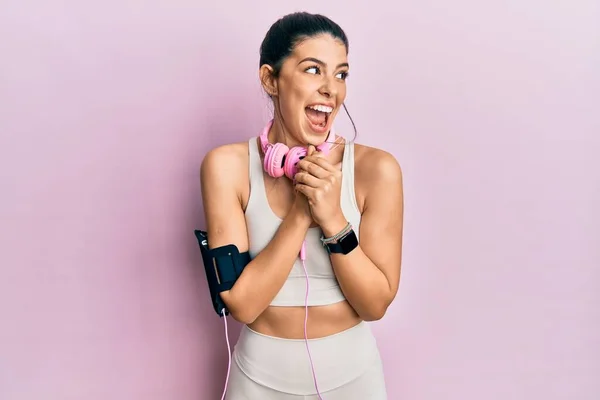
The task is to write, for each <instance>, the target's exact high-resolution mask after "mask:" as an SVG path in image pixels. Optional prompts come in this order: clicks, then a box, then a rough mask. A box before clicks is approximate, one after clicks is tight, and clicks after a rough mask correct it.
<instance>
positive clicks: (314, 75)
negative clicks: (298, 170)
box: [273, 34, 349, 146]
mask: <svg viewBox="0 0 600 400" xmlns="http://www.w3.org/2000/svg"><path fill="white" fill-rule="evenodd" d="M348 69H349V66H348V58H347V56H346V47H345V46H344V44H343V43H342V42H341V41H339V40H337V39H335V38H333V37H332V36H331V35H328V34H324V35H320V36H316V37H313V38H310V39H306V40H304V41H302V42H300V43H299V44H298V45H297V46H296V48H295V49H294V51H293V52H292V54H291V55H290V56H289V57H288V58H287V59H286V60H285V62H284V63H283V65H282V67H281V71H280V74H279V77H278V78H276V79H275V80H274V82H273V85H274V89H275V95H274V96H273V102H274V104H275V110H276V111H275V112H276V113H277V112H279V116H280V117H282V120H283V121H282V122H283V125H284V127H285V128H284V129H285V131H284V132H283V133H284V134H285V136H286V142H287V144H288V145H290V146H293V145H306V144H313V145H315V146H317V145H319V144H321V143H323V142H324V141H325V139H326V137H327V134H328V132H329V130H330V129H331V125H332V123H333V120H334V119H335V116H336V115H337V113H338V111H339V110H340V107H341V106H342V104H343V103H344V100H345V98H346V77H347V75H348ZM277 119H278V116H277V115H276V117H275V120H276V123H275V124H274V125H275V126H274V127H275V129H278V130H279V129H281V126H280V125H278V122H280V121H277Z"/></svg>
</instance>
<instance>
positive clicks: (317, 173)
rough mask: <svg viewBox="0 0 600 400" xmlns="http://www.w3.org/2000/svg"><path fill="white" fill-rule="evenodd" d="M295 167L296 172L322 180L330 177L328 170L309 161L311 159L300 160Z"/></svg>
mask: <svg viewBox="0 0 600 400" xmlns="http://www.w3.org/2000/svg"><path fill="white" fill-rule="evenodd" d="M315 161H316V160H315ZM296 167H297V168H298V171H304V172H307V173H308V174H310V175H312V176H314V177H317V178H319V179H323V178H326V177H327V176H329V175H331V172H330V171H329V170H327V169H325V168H323V167H322V166H321V165H319V164H318V163H317V162H313V161H311V159H306V158H305V159H304V160H300V161H299V162H298V164H297V165H296Z"/></svg>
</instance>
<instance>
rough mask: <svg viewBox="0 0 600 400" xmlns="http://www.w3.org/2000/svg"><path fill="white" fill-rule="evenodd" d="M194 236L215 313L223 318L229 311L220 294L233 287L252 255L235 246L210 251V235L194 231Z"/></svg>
mask: <svg viewBox="0 0 600 400" xmlns="http://www.w3.org/2000/svg"><path fill="white" fill-rule="evenodd" d="M194 234H195V235H196V239H198V244H199V245H200V253H201V254H202V261H203V263H204V270H205V271H206V279H207V281H208V288H209V290H210V298H211V301H212V303H213V307H214V309H215V312H216V313H217V314H219V316H220V317H222V316H223V310H225V315H228V314H229V311H228V310H227V307H226V306H225V303H224V302H223V300H222V299H221V295H220V293H221V292H223V291H225V290H229V289H231V288H232V287H233V284H234V283H235V281H236V280H237V279H238V278H239V276H240V275H241V274H242V271H243V270H244V267H245V266H246V265H248V263H249V262H250V253H249V252H248V251H246V252H244V253H240V252H239V250H238V248H237V247H236V246H235V245H233V244H228V245H226V246H221V247H217V248H215V249H209V248H208V234H207V233H206V232H205V231H201V230H194Z"/></svg>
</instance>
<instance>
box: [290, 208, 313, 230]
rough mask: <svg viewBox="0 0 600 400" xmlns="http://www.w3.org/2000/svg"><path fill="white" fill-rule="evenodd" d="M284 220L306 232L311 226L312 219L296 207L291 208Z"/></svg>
mask: <svg viewBox="0 0 600 400" xmlns="http://www.w3.org/2000/svg"><path fill="white" fill-rule="evenodd" d="M286 219H289V220H290V222H291V223H292V225H294V226H300V227H301V228H306V230H308V228H309V227H310V225H311V224H312V217H311V216H310V215H307V214H306V213H304V212H302V211H301V210H298V209H297V208H296V207H292V209H291V210H290V212H289V213H288V215H287V217H286Z"/></svg>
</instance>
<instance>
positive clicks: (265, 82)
mask: <svg viewBox="0 0 600 400" xmlns="http://www.w3.org/2000/svg"><path fill="white" fill-rule="evenodd" d="M258 73H259V77H260V82H261V84H262V87H263V89H265V92H267V94H268V95H269V96H277V94H278V90H277V79H276V78H275V76H274V74H273V68H272V67H271V66H270V65H267V64H263V65H262V66H261V67H260V69H259V71H258Z"/></svg>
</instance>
